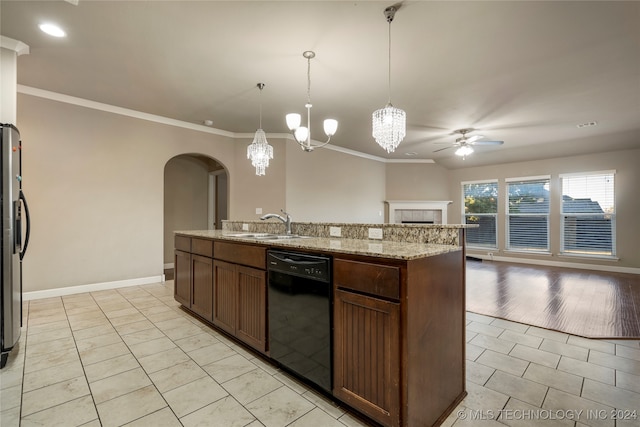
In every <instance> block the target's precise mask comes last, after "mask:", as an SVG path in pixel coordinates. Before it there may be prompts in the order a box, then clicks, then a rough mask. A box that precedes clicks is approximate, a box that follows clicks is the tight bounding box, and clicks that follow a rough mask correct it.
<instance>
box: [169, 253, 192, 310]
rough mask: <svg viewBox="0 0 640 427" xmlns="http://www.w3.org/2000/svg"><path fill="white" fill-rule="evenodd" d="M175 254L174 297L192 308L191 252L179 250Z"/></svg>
mask: <svg viewBox="0 0 640 427" xmlns="http://www.w3.org/2000/svg"><path fill="white" fill-rule="evenodd" d="M174 254H175V256H174V263H173V266H174V272H175V274H174V278H173V281H174V290H173V297H174V298H175V300H176V301H178V302H179V303H180V304H182V305H184V306H185V307H187V308H191V254H190V253H189V252H184V251H178V250H176V251H174Z"/></svg>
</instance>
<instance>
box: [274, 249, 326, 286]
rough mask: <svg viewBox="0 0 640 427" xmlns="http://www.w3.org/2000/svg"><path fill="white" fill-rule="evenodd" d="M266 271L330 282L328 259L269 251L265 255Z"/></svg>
mask: <svg viewBox="0 0 640 427" xmlns="http://www.w3.org/2000/svg"><path fill="white" fill-rule="evenodd" d="M267 269H268V270H269V271H277V272H279V273H286V274H291V275H294V276H299V277H305V278H308V279H313V280H319V281H322V282H329V281H330V280H331V277H330V271H331V258H329V257H323V256H316V255H309V254H301V253H297V252H285V251H273V250H271V251H269V252H268V254H267Z"/></svg>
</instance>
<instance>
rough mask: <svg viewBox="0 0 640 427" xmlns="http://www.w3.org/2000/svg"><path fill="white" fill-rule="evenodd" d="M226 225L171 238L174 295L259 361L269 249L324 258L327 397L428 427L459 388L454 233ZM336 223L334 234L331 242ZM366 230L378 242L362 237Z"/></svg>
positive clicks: (459, 229) (457, 244)
mask: <svg viewBox="0 0 640 427" xmlns="http://www.w3.org/2000/svg"><path fill="white" fill-rule="evenodd" d="M281 227H282V224H277V223H265V222H249V223H247V222H233V221H227V222H225V223H224V225H223V230H203V231H198V230H196V231H178V232H176V234H175V245H176V246H175V248H176V251H175V298H176V300H177V301H179V302H180V303H181V304H182V305H183V307H184V308H185V309H187V310H189V311H190V312H191V313H193V314H195V315H197V316H198V317H200V318H201V319H202V320H203V321H205V322H207V323H208V324H210V325H212V326H213V327H215V328H217V329H219V330H222V331H224V332H225V333H227V334H228V335H230V336H232V337H233V338H235V339H237V340H239V341H241V342H242V343H244V344H246V345H247V346H249V347H250V348H252V349H253V350H255V351H257V352H259V353H261V354H262V355H263V356H264V357H265V358H266V359H270V348H269V333H268V321H267V319H268V316H267V314H268V313H267V307H268V301H267V282H268V273H267V253H268V250H269V249H278V250H283V249H286V250H289V251H294V252H298V253H302V254H309V255H322V256H328V257H330V259H331V261H332V270H333V275H332V279H333V280H332V285H331V286H332V287H331V292H332V295H331V296H332V312H331V316H332V324H333V329H332V342H333V345H332V362H333V368H332V380H333V381H332V383H333V385H332V387H331V395H332V396H333V398H334V399H336V400H338V401H341V402H344V403H346V404H347V405H348V406H350V407H351V408H353V409H355V410H356V411H358V412H360V413H362V414H364V415H365V416H367V417H369V418H370V419H372V420H374V421H376V422H377V423H380V424H381V425H384V426H432V425H439V424H440V423H441V422H442V421H443V420H444V419H445V418H446V416H448V414H449V413H450V412H451V411H452V410H453V409H454V408H455V407H456V406H457V404H458V403H459V402H460V401H461V400H462V399H463V398H464V396H465V395H466V392H465V364H464V360H465V357H464V355H465V337H464V326H465V298H464V297H465V286H464V283H465V262H464V261H465V251H464V245H463V243H462V242H464V230H465V227H464V226H455V225H446V226H440V225H438V226H403V225H380V224H377V225H367V224H312V223H309V224H304V223H299V224H296V223H293V233H294V234H296V235H301V236H304V237H299V238H295V237H294V238H291V237H283V238H280V237H279V236H283V235H284V233H283V231H284V230H282V229H281ZM336 227H338V228H340V234H341V237H335V236H331V235H330V234H335V233H336ZM371 228H374V229H377V230H374V232H373V234H374V235H376V236H378V235H380V233H379V230H381V231H382V233H381V237H382V239H366V238H363V236H367V235H371V231H370V230H369V229H371Z"/></svg>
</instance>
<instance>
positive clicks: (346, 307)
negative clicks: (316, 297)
mask: <svg viewBox="0 0 640 427" xmlns="http://www.w3.org/2000/svg"><path fill="white" fill-rule="evenodd" d="M333 304H334V305H333V309H334V335H333V340H334V341H333V349H334V364H333V370H334V385H333V393H334V395H335V396H336V397H337V398H338V399H340V400H343V401H344V402H346V403H348V404H349V405H351V406H352V407H354V408H355V409H358V410H360V411H362V412H363V413H364V414H366V415H368V416H369V417H371V418H372V419H374V420H376V421H378V422H379V423H381V424H383V425H386V426H398V425H400V388H399V383H398V379H399V378H400V338H399V331H400V304H398V303H395V302H390V301H385V300H382V299H378V298H373V297H370V296H365V295H360V294H357V293H353V292H346V291H342V290H339V289H338V290H336V291H335V293H334V300H333Z"/></svg>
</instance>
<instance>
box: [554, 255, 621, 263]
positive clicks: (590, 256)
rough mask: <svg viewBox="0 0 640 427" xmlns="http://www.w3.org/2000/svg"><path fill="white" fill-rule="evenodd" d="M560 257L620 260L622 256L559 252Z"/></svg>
mask: <svg viewBox="0 0 640 427" xmlns="http://www.w3.org/2000/svg"><path fill="white" fill-rule="evenodd" d="M558 258H573V259H597V260H599V261H615V262H617V261H620V258H618V257H616V256H612V255H587V254H558Z"/></svg>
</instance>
